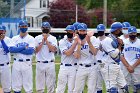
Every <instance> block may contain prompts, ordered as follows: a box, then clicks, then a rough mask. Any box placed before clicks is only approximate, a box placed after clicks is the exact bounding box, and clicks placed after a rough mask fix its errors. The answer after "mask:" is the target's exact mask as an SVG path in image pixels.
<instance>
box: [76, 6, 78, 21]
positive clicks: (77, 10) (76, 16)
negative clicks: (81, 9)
mask: <svg viewBox="0 0 140 93" xmlns="http://www.w3.org/2000/svg"><path fill="white" fill-rule="evenodd" d="M76 22H78V5H77V4H76Z"/></svg>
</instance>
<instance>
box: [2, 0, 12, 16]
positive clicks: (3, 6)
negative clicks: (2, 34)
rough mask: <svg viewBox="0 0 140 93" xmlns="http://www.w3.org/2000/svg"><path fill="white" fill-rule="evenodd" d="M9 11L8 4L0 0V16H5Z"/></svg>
mask: <svg viewBox="0 0 140 93" xmlns="http://www.w3.org/2000/svg"><path fill="white" fill-rule="evenodd" d="M9 11H10V6H9V5H8V4H7V2H4V1H3V0H0V17H5V15H6V14H7V13H8V12H9Z"/></svg>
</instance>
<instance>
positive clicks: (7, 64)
mask: <svg viewBox="0 0 140 93" xmlns="http://www.w3.org/2000/svg"><path fill="white" fill-rule="evenodd" d="M5 65H9V62H7V63H6V64H0V66H5Z"/></svg>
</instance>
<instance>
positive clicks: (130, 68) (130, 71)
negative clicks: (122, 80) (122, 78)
mask: <svg viewBox="0 0 140 93" xmlns="http://www.w3.org/2000/svg"><path fill="white" fill-rule="evenodd" d="M127 70H128V71H129V73H133V72H134V68H133V67H132V66H130V65H129V66H128V67H127Z"/></svg>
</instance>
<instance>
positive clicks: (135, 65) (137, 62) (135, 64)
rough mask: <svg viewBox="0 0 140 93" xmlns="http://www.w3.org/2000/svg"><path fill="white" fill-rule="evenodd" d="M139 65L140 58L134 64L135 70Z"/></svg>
mask: <svg viewBox="0 0 140 93" xmlns="http://www.w3.org/2000/svg"><path fill="white" fill-rule="evenodd" d="M138 65H140V58H139V59H138V60H137V61H136V62H135V63H134V64H133V68H136V67H137V66H138Z"/></svg>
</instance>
